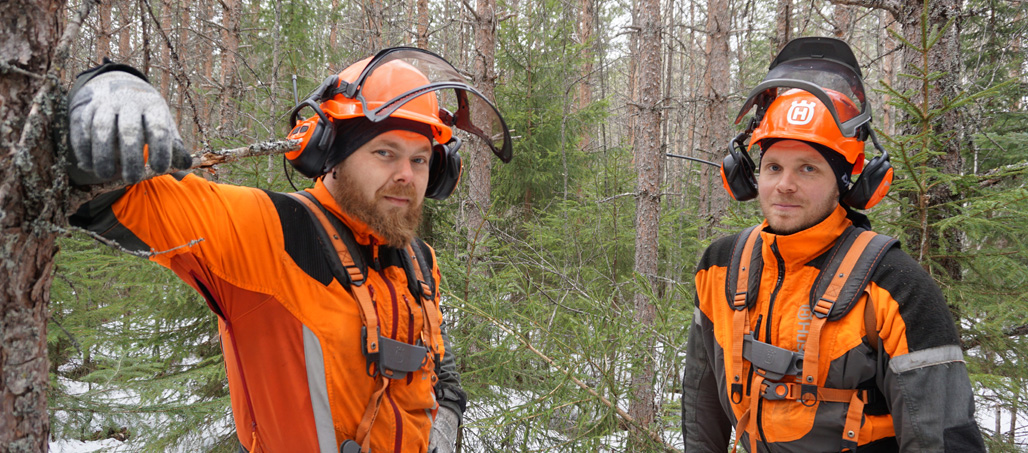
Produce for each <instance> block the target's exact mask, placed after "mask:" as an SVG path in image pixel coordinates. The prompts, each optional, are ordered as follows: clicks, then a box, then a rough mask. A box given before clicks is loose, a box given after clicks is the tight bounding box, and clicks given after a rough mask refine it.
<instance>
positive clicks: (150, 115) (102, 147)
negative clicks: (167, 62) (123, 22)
mask: <svg viewBox="0 0 1028 453" xmlns="http://www.w3.org/2000/svg"><path fill="white" fill-rule="evenodd" d="M83 80H84V82H83ZM69 99H70V103H69V106H68V115H69V117H70V128H71V147H72V150H73V151H74V156H71V157H72V158H73V161H74V163H75V164H76V167H77V168H74V169H71V170H72V171H70V174H71V177H72V182H74V183H75V184H78V185H83V184H97V183H101V182H107V181H113V180H115V179H117V178H118V177H119V176H120V177H121V178H123V179H124V180H125V181H126V182H129V183H135V182H139V180H140V179H142V178H143V174H144V169H145V168H146V164H149V166H150V169H151V170H153V171H154V172H155V173H158V174H161V173H166V172H167V171H168V169H169V168H176V169H187V168H189V167H190V166H191V164H192V157H190V155H189V153H188V152H187V151H186V150H185V146H184V145H183V143H182V138H181V137H179V134H178V129H177V128H176V126H175V121H174V119H173V118H172V116H171V111H170V110H169V109H168V104H167V103H165V102H164V99H163V98H162V97H161V95H160V94H159V93H158V92H157V90H155V89H154V88H153V87H152V86H150V84H149V83H148V82H147V81H146V79H145V78H143V76H142V74H140V73H139V72H138V71H135V70H134V69H132V68H129V67H127V66H124V65H114V64H112V63H110V62H108V63H105V64H104V66H101V67H99V68H96V69H95V70H93V71H88V72H87V73H84V74H83V75H81V76H80V80H79V82H78V83H76V86H75V88H73V89H72V92H71V93H70V94H69ZM144 145H146V148H147V150H148V151H149V152H148V153H147V152H144V148H143V147H144ZM119 173H120V175H119Z"/></svg>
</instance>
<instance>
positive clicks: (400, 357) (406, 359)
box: [378, 337, 428, 379]
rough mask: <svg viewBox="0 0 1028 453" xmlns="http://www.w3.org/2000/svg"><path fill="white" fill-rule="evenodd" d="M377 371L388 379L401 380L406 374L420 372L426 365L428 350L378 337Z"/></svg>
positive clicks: (419, 343) (419, 345)
mask: <svg viewBox="0 0 1028 453" xmlns="http://www.w3.org/2000/svg"><path fill="white" fill-rule="evenodd" d="M378 345H379V351H380V354H379V362H378V365H379V371H380V372H381V373H382V376H385V377H387V378H390V379H403V378H406V377H407V373H411V372H414V371H417V370H420V369H421V368H422V367H424V366H425V364H426V363H428V348H426V347H424V346H422V345H421V341H418V344H417V345H413V344H408V343H404V342H402V341H396V340H393V339H390V338H383V337H379V339H378Z"/></svg>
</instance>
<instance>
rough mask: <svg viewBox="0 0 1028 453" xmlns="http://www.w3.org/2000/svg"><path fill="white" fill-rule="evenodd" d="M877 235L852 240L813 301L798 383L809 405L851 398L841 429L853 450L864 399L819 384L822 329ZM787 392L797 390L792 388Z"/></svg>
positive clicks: (845, 442)
mask: <svg viewBox="0 0 1028 453" xmlns="http://www.w3.org/2000/svg"><path fill="white" fill-rule="evenodd" d="M874 236H875V233H873V232H871V231H863V232H861V233H860V235H859V236H857V238H856V240H854V241H853V245H851V246H850V248H849V250H848V251H847V252H846V256H844V257H843V259H842V263H841V264H839V268H838V270H836V272H835V275H833V276H832V280H831V283H829V285H828V288H827V289H826V290H825V293H824V294H823V295H822V296H821V299H820V300H818V301H817V304H815V305H814V310H813V312H814V313H813V314H814V319H813V320H812V321H811V322H810V332H809V333H808V334H807V343H806V344H807V347H806V348H804V350H803V377H802V379H801V381H802V382H801V384H800V385H799V395H797V396H796V398H795V399H797V400H798V401H799V402H800V403H802V404H803V405H806V406H811V405H813V404H815V403H816V402H817V401H818V400H821V401H838V402H847V401H848V402H850V405H849V410H847V411H846V424H845V425H844V427H843V430H842V446H843V448H847V447H848V448H850V449H851V450H854V451H855V450H856V449H857V445H858V444H859V434H860V423H861V420H862V419H863V411H864V403H865V401H864V399H862V398H861V397H860V392H859V391H857V390H855V389H828V388H824V387H820V378H821V376H820V375H819V371H820V370H819V369H818V368H819V367H818V361H819V358H820V356H821V329H822V328H823V327H824V325H825V322H826V321H828V315H830V314H831V312H832V307H833V306H834V305H835V302H836V301H837V300H838V298H839V293H841V292H842V288H843V286H844V285H845V284H846V280H847V279H848V278H849V276H850V273H851V272H852V271H853V267H854V266H855V265H856V264H857V260H859V259H860V255H861V254H862V253H863V252H864V249H865V248H867V244H868V243H869V242H870V241H871V238H873V237H874ZM793 385H795V384H793ZM790 390H791V389H790ZM788 393H789V394H794V393H793V392H792V391H790V392H788ZM822 395H824V396H830V397H832V398H833V399H824V398H821V396H822ZM790 399H792V398H790Z"/></svg>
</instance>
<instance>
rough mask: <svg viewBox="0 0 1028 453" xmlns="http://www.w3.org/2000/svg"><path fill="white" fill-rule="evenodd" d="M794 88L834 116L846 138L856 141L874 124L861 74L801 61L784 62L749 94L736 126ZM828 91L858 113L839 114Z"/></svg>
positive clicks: (839, 65)
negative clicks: (865, 127) (861, 129)
mask: <svg viewBox="0 0 1028 453" xmlns="http://www.w3.org/2000/svg"><path fill="white" fill-rule="evenodd" d="M792 88H799V89H801V90H804V91H807V92H809V93H810V94H812V95H814V96H815V97H817V98H818V99H819V100H820V101H821V103H822V104H824V105H825V106H826V107H827V108H828V111H829V112H831V114H832V117H833V118H834V119H835V123H836V125H838V126H839V131H840V132H842V135H844V136H847V137H856V136H857V134H858V128H859V127H860V126H861V125H863V124H865V123H867V122H868V121H870V120H871V109H870V108H869V106H868V102H867V96H866V94H865V92H864V83H863V81H862V80H861V77H860V74H859V73H857V72H855V71H854V69H853V68H852V67H850V66H849V65H846V64H843V63H839V62H837V61H833V60H828V59H822V58H800V59H793V60H787V61H783V62H781V63H779V64H777V65H775V66H772V68H771V69H770V70H769V71H768V73H767V76H766V77H764V81H763V82H761V83H760V85H757V87H756V88H754V89H753V91H751V92H750V95H749V97H748V98H747V99H746V103H744V104H743V106H742V109H740V110H739V115H738V116H737V117H736V118H735V123H736V124H739V121H742V118H743V117H744V116H746V114H748V113H749V112H750V110H751V109H752V108H753V107H754V106H758V107H760V108H767V106H768V105H770V104H771V102H772V101H774V100H775V98H777V97H778V95H780V94H782V93H784V92H785V91H788V90H789V89H792ZM825 89H829V90H833V91H836V92H838V93H840V94H842V95H843V96H845V97H847V98H849V100H850V101H852V102H853V105H855V106H857V109H858V110H859V111H858V112H857V113H855V114H854V113H853V112H850V111H846V112H839V111H838V109H836V107H835V103H834V102H832V99H831V98H830V97H829V95H828V93H826V92H825Z"/></svg>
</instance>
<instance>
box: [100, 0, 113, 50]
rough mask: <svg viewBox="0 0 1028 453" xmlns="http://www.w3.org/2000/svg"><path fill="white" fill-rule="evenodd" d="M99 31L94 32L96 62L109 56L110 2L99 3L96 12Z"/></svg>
mask: <svg viewBox="0 0 1028 453" xmlns="http://www.w3.org/2000/svg"><path fill="white" fill-rule="evenodd" d="M97 13H98V14H99V16H100V17H99V19H100V29H99V30H97V31H96V61H97V62H100V61H103V58H104V57H110V56H111V2H101V3H100V5H99V8H98V10H97Z"/></svg>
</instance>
